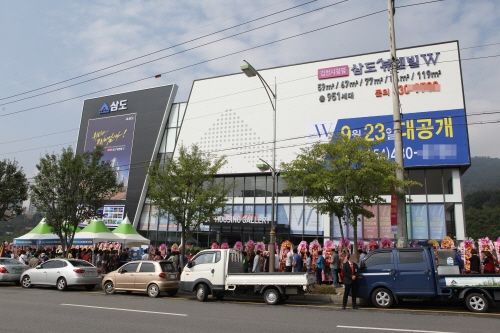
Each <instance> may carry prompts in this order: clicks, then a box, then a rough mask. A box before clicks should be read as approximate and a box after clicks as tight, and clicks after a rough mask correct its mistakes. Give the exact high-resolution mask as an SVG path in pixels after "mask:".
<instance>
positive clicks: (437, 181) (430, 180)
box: [425, 169, 443, 194]
mask: <svg viewBox="0 0 500 333" xmlns="http://www.w3.org/2000/svg"><path fill="white" fill-rule="evenodd" d="M441 176H442V170H441V169H428V170H426V171H425V182H426V185H427V194H443V180H442V178H441Z"/></svg>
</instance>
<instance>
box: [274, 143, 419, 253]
mask: <svg viewBox="0 0 500 333" xmlns="http://www.w3.org/2000/svg"><path fill="white" fill-rule="evenodd" d="M374 144H375V143H374V142H369V141H367V140H365V139H364V138H362V137H352V138H349V137H348V136H345V135H339V136H336V137H334V138H333V139H332V141H330V142H327V143H316V144H314V145H313V146H312V147H311V148H308V149H304V150H303V151H302V153H301V154H299V156H297V158H296V159H295V160H294V161H292V162H290V163H288V164H284V165H283V168H282V169H283V171H284V175H285V177H287V178H288V181H289V184H290V183H292V184H295V186H298V185H300V184H301V183H302V185H303V186H304V188H305V190H306V191H307V192H308V193H306V195H307V196H308V200H311V199H314V200H318V201H319V203H316V204H315V206H316V208H317V209H318V211H320V212H328V213H330V214H336V215H337V216H338V214H339V213H340V207H342V210H343V211H345V215H347V216H346V219H347V221H348V223H349V224H351V225H352V227H353V228H352V229H353V241H354V257H355V258H357V257H358V248H357V241H358V233H357V223H358V216H360V215H361V216H364V217H368V218H369V217H373V213H372V212H371V211H370V210H368V209H367V207H368V206H371V205H376V204H379V203H386V201H385V199H384V198H383V195H390V194H392V193H395V194H397V195H398V196H399V197H400V198H404V193H397V189H398V188H407V187H409V186H414V185H416V183H415V182H413V181H408V180H405V181H403V182H401V181H399V180H398V179H397V178H396V170H397V168H399V166H398V165H397V164H396V162H394V161H392V160H389V159H387V157H386V156H385V155H383V154H379V153H376V152H374V151H373V145H374ZM308 173H309V174H308ZM298 177H302V180H297V179H296V178H298ZM403 200H404V199H403ZM339 223H340V218H339Z"/></svg>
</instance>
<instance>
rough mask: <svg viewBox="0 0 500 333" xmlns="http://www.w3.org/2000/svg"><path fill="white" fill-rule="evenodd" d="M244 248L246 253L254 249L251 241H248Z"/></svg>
mask: <svg viewBox="0 0 500 333" xmlns="http://www.w3.org/2000/svg"><path fill="white" fill-rule="evenodd" d="M245 248H246V250H247V252H252V251H253V250H254V248H255V243H254V241H253V240H251V239H250V240H249V241H247V242H246V243H245Z"/></svg>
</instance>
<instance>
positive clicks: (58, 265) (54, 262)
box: [44, 260, 68, 268]
mask: <svg viewBox="0 0 500 333" xmlns="http://www.w3.org/2000/svg"><path fill="white" fill-rule="evenodd" d="M47 263H49V262H47ZM66 266H68V264H66V263H65V262H64V261H62V260H51V261H50V265H49V267H44V268H61V267H66Z"/></svg>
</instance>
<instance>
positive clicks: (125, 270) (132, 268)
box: [120, 262, 139, 273]
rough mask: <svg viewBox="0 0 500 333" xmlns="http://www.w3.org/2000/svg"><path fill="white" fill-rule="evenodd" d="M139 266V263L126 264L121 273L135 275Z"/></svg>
mask: <svg viewBox="0 0 500 333" xmlns="http://www.w3.org/2000/svg"><path fill="white" fill-rule="evenodd" d="M137 266H139V263H138V262H132V263H130V264H126V265H124V266H123V267H122V268H121V269H120V273H135V272H136V271H137Z"/></svg>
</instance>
